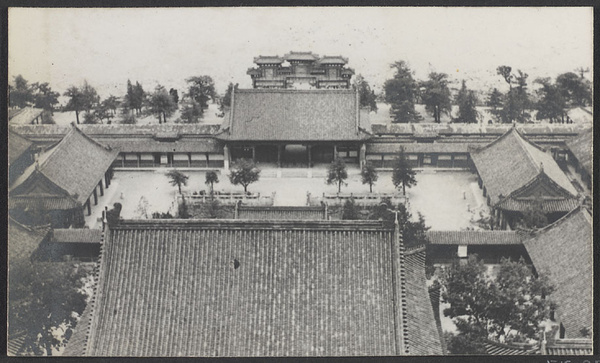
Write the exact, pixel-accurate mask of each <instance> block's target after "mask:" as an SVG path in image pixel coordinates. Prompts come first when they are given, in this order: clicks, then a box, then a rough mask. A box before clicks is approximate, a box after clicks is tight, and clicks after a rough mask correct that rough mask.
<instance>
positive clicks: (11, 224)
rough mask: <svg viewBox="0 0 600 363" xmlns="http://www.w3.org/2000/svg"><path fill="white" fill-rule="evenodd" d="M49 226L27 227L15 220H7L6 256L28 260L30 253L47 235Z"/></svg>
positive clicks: (12, 258) (11, 258)
mask: <svg viewBox="0 0 600 363" xmlns="http://www.w3.org/2000/svg"><path fill="white" fill-rule="evenodd" d="M49 230H50V228H49V227H36V228H34V227H29V226H26V225H24V224H21V223H19V222H17V221H15V220H14V219H12V218H9V220H8V256H9V262H10V261H11V260H14V261H16V260H19V259H23V260H28V259H30V258H31V254H32V253H33V252H34V251H35V250H36V249H37V248H38V247H39V245H40V243H41V242H42V241H43V240H44V239H45V238H46V236H47V235H48V232H49Z"/></svg>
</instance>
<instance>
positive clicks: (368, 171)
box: [360, 162, 379, 193]
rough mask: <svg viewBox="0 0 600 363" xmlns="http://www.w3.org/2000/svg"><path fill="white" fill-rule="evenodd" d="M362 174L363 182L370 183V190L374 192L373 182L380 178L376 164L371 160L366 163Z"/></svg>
mask: <svg viewBox="0 0 600 363" xmlns="http://www.w3.org/2000/svg"><path fill="white" fill-rule="evenodd" d="M360 176H361V177H362V183H363V184H369V192H371V193H373V184H375V182H376V181H377V179H379V174H378V173H377V169H375V165H373V164H372V163H369V162H367V163H365V165H363V167H362V169H361V171H360Z"/></svg>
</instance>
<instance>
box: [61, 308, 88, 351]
mask: <svg viewBox="0 0 600 363" xmlns="http://www.w3.org/2000/svg"><path fill="white" fill-rule="evenodd" d="M92 305H93V302H92V301H88V303H87V304H86V305H85V309H83V312H82V313H81V317H80V318H79V321H78V322H77V325H76V326H75V327H74V328H73V335H71V338H70V339H69V341H68V342H67V346H66V347H65V350H64V351H63V353H62V355H63V356H65V357H80V356H83V355H85V350H86V345H87V339H88V336H89V333H90V322H91V320H92Z"/></svg>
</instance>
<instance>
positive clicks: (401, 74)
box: [383, 61, 419, 122]
mask: <svg viewBox="0 0 600 363" xmlns="http://www.w3.org/2000/svg"><path fill="white" fill-rule="evenodd" d="M390 67H391V68H392V69H394V70H395V71H396V73H395V74H394V77H393V78H392V79H388V80H387V81H385V84H384V86H383V88H384V91H385V101H386V102H387V103H389V104H390V106H391V107H390V113H391V114H392V117H393V122H415V121H418V119H419V115H418V114H417V112H416V111H415V97H416V90H417V82H416V81H415V80H414V78H413V72H412V71H411V70H410V68H409V66H408V64H407V63H406V62H405V61H398V62H395V63H394V64H392V65H391V66H390Z"/></svg>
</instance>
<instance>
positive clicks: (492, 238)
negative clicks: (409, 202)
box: [427, 231, 524, 246]
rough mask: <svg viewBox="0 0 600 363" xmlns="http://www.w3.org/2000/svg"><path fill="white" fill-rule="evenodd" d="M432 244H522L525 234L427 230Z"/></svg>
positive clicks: (515, 232)
mask: <svg viewBox="0 0 600 363" xmlns="http://www.w3.org/2000/svg"><path fill="white" fill-rule="evenodd" d="M427 238H428V239H429V243H430V244H431V245H462V246H473V245H500V246H503V245H520V244H522V243H523V239H524V238H523V235H522V234H520V233H519V232H517V231H427Z"/></svg>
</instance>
